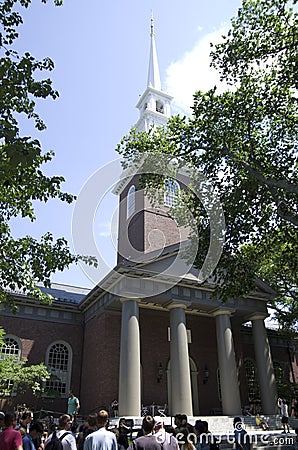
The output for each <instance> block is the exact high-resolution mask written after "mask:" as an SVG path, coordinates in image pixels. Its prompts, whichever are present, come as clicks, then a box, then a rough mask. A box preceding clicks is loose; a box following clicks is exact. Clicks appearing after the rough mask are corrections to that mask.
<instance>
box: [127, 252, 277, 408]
mask: <svg viewBox="0 0 298 450" xmlns="http://www.w3.org/2000/svg"><path fill="white" fill-rule="evenodd" d="M173 257H174V256H173V255H171V256H169V258H170V259H171V258H173ZM169 263H170V261H169ZM163 265H164V260H163ZM135 269H136V272H135V274H134V275H135V276H133V273H134V268H133V264H131V267H130V269H129V276H126V277H125V279H123V280H122V281H121V282H120V285H121V283H122V286H120V285H119V291H121V292H123V291H125V292H126V295H127V296H128V297H127V298H123V297H122V298H121V299H120V302H121V308H122V325H121V343H120V372H119V411H120V415H124V416H125V415H133V416H138V415H139V414H140V409H141V403H142V395H141V361H142V359H143V358H142V354H143V352H142V341H141V339H140V334H141V327H140V322H139V314H140V310H143V309H146V310H148V309H149V310H152V311H154V310H158V311H163V312H164V313H165V314H166V315H167V317H168V321H169V331H167V330H166V329H164V330H163V333H162V334H164V335H165V334H166V333H168V335H169V342H168V356H167V359H168V361H167V363H168V368H169V374H168V377H167V383H166V388H167V403H168V408H169V412H170V414H172V415H173V414H176V413H179V412H180V413H181V412H183V413H185V414H187V415H188V416H193V415H197V414H199V410H200V402H201V399H200V390H199V389H198V376H199V375H200V374H199V373H198V371H197V372H196V375H195V376H196V377H197V379H196V380H195V383H194V379H193V371H192V372H191V369H190V352H189V345H190V344H189V334H188V333H190V334H193V330H192V329H189V328H188V321H189V319H190V318H192V319H194V318H195V319H196V321H198V323H199V321H200V317H201V318H202V320H203V318H207V317H208V319H209V320H211V321H212V322H213V323H214V326H215V330H216V343H217V348H216V358H217V361H216V366H217V367H218V380H216V384H217V385H219V386H220V393H221V399H220V404H221V408H222V413H223V414H224V415H237V414H241V411H242V406H243V405H244V404H245V403H246V400H245V399H241V396H240V389H239V358H238V359H237V357H236V354H235V343H234V331H233V325H232V321H233V320H234V321H235V319H237V322H239V321H240V322H243V323H244V322H247V321H248V320H251V323H252V333H253V339H254V355H255V360H256V364H257V371H258V376H259V386H260V394H261V401H262V411H263V412H264V413H266V414H274V413H275V412H276V411H275V409H276V406H275V405H276V402H275V399H276V384H275V378H274V371H273V362H272V358H271V352H270V345H269V341H268V337H267V334H266V328H265V325H264V320H265V318H266V317H267V312H266V301H265V298H266V296H268V294H269V292H267V293H265V292H264V291H262V290H261V289H260V288H259V291H258V292H257V291H256V292H255V293H252V295H251V296H250V297H249V298H247V299H233V300H231V301H230V302H227V304H225V305H222V304H221V303H220V302H219V301H218V300H216V299H213V298H211V292H212V289H211V285H210V284H209V285H208V283H204V285H202V286H199V285H198V284H195V283H194V280H193V276H194V274H195V273H196V270H195V269H194V268H193V269H192V274H191V275H192V276H190V275H186V276H185V278H184V280H179V281H178V280H177V285H175V286H173V287H172V288H171V289H169V290H165V291H164V292H163V293H161V294H159V295H158V296H152V295H151V296H148V297H147V296H145V295H146V292H148V294H149V292H151V294H152V292H154V290H158V291H160V290H161V289H162V288H161V285H162V283H163V285H164V288H166V286H167V284H166V283H165V282H164V281H162V280H160V281H159V284H160V286H157V284H158V282H157V281H155V282H154V283H153V282H152V274H153V271H154V273H155V274H157V273H159V272H158V261H154V262H153V263H152V264H150V263H148V264H147V266H144V265H143V266H142V278H141V279H140V278H139V270H138V265H136V266H135ZM127 270H128V268H127V267H126V270H125V273H126V275H127V274H128V272H127ZM150 278H151V279H150ZM190 279H191V280H192V283H190V282H189V281H190ZM137 281H139V282H141V284H139V286H142V288H141V290H139V292H138V289H136V286H137V285H138V282H137ZM130 283H131V291H130V289H129V284H130ZM191 284H193V286H191ZM261 287H262V288H263V289H264V284H262V286H261ZM129 292H130V294H128V293H129ZM258 310H259V313H257V312H256V311H258ZM253 311H254V312H253ZM206 339H208V336H206ZM191 345H192V346H195V347H198V348H200V346H206V342H194V341H193V340H192V343H191ZM261 349H262V350H261ZM150 357H152V358H154V353H153V352H152V354H151V355H150ZM194 364H195V365H196V366H197V367H202V366H203V364H205V361H200V360H196V361H194ZM142 370H143V371H145V370H146V369H145V367H143V368H142ZM144 375H145V374H144ZM216 384H215V386H214V389H216V388H217V386H216ZM194 386H196V387H197V389H195V388H194ZM144 390H145V391H146V385H145V386H144ZM193 396H194V397H196V396H197V398H198V404H197V405H196V406H195V410H194V404H196V402H195V401H194V400H195V399H194V398H193Z"/></svg>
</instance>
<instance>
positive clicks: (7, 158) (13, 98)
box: [0, 0, 92, 307]
mask: <svg viewBox="0 0 298 450" xmlns="http://www.w3.org/2000/svg"><path fill="white" fill-rule="evenodd" d="M42 1H43V3H46V0H42ZM30 3H31V0H19V1H18V0H2V1H1V2H0V23H1V42H0V51H1V59H0V170H1V183H0V236H1V238H0V272H1V287H0V302H4V301H5V302H8V303H9V304H10V306H11V307H13V299H12V297H11V296H10V295H9V294H8V293H7V290H11V291H14V290H18V291H19V290H23V291H24V292H26V293H28V294H29V295H31V296H33V297H34V298H36V299H40V300H43V301H49V299H50V297H49V296H46V295H45V294H43V293H42V292H41V291H40V290H39V289H38V288H37V287H36V282H42V283H43V284H44V285H46V286H49V285H50V275H51V274H52V273H53V272H55V271H57V270H63V269H64V268H66V267H68V266H69V264H71V263H74V262H78V261H79V260H80V259H81V260H84V261H85V262H87V263H91V262H92V259H90V258H84V257H81V256H76V255H73V254H71V252H70V250H69V248H68V245H67V242H66V240H65V239H64V238H60V239H57V240H56V241H55V240H54V238H53V236H52V235H51V233H46V234H45V235H44V236H42V238H41V239H40V241H37V240H36V239H33V238H32V237H30V236H24V237H22V238H20V239H14V237H13V236H12V234H11V229H10V221H11V219H12V218H14V217H22V218H29V219H30V220H31V221H34V220H35V219H36V217H35V214H34V208H33V201H35V200H38V201H41V202H47V201H48V200H49V199H50V198H57V199H60V200H61V201H65V202H67V203H71V202H72V201H73V200H74V196H72V195H70V194H67V193H65V192H62V191H61V184H62V182H63V181H64V179H63V177H61V176H52V177H48V176H46V175H45V174H44V173H43V172H42V170H41V166H42V164H44V163H47V162H48V161H50V160H51V159H52V157H53V155H54V154H53V153H52V152H46V153H44V152H42V148H41V144H40V142H39V141H38V140H37V139H32V138H30V137H28V136H21V134H20V130H19V122H18V117H20V116H22V117H27V119H28V120H33V121H34V124H35V127H36V128H37V130H39V131H42V130H44V129H45V124H44V122H43V121H42V119H41V118H40V117H39V115H38V114H37V113H36V110H35V102H36V99H39V98H44V99H45V98H49V97H50V98H53V99H55V98H57V96H58V92H57V91H56V90H55V89H54V88H53V86H52V82H51V80H50V79H49V78H45V79H43V80H40V73H41V72H43V71H51V70H52V69H53V67H54V64H53V61H52V60H51V59H50V58H45V59H43V60H42V61H37V60H36V59H35V58H34V57H33V56H32V55H30V53H29V52H26V53H25V54H23V55H20V54H18V52H16V51H15V50H14V48H13V44H14V42H15V40H16V39H17V38H18V27H19V25H20V24H22V22H23V21H22V16H21V13H20V11H21V10H22V7H24V8H27V7H29V6H30ZM54 3H55V4H56V5H59V4H61V1H59V0H56V1H55V2H54Z"/></svg>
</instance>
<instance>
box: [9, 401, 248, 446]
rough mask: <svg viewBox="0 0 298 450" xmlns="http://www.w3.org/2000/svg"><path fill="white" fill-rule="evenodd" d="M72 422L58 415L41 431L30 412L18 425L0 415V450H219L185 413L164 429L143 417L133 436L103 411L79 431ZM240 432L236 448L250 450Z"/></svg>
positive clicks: (122, 423) (198, 423) (123, 423)
mask: <svg viewBox="0 0 298 450" xmlns="http://www.w3.org/2000/svg"><path fill="white" fill-rule="evenodd" d="M76 412H77V410H76ZM75 419H76V414H75V413H74V414H73V415H70V414H62V415H61V416H60V417H59V419H58V424H57V425H56V426H53V427H52V429H45V428H44V425H43V424H42V423H41V422H38V421H34V417H33V413H32V412H31V411H25V412H24V413H23V414H22V415H21V417H20V420H19V421H18V423H17V417H16V414H13V413H6V414H4V413H3V412H0V430H1V432H0V450H59V449H60V450H217V449H219V446H218V443H217V441H216V439H215V437H214V436H213V435H212V434H211V432H210V431H209V429H208V423H207V422H206V421H203V420H196V422H195V424H194V425H191V424H190V423H188V421H187V416H186V415H185V414H176V416H175V417H174V426H173V427H169V426H165V424H164V421H163V420H162V419H160V418H158V419H157V420H155V419H154V417H152V416H150V415H147V416H145V417H144V418H143V421H142V427H141V429H140V430H139V431H138V433H137V436H136V437H135V436H133V429H132V423H130V422H129V421H127V420H126V419H125V418H120V419H119V422H118V426H117V427H111V426H110V422H109V414H108V412H107V411H105V410H101V411H99V412H98V413H97V414H90V415H89V416H88V419H87V422H86V423H84V424H82V425H81V426H80V428H78V425H77V424H76V422H75ZM238 419H239V421H240V420H241V419H240V418H238ZM235 420H236V419H235ZM236 428H237V427H236ZM243 433H244V431H241V432H239V433H238V434H237V436H238V438H239V443H240V444H239V445H241V447H240V446H237V442H236V449H237V450H240V449H241V450H250V449H249V447H245V446H243V445H242V444H243V442H242V441H243ZM235 436H236V435H235ZM57 442H58V444H57ZM241 442H242V443H241Z"/></svg>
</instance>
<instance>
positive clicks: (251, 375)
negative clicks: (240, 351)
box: [244, 358, 260, 402]
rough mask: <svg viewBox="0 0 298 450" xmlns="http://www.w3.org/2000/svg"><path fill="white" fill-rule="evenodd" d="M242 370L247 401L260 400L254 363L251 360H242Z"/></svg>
mask: <svg viewBox="0 0 298 450" xmlns="http://www.w3.org/2000/svg"><path fill="white" fill-rule="evenodd" d="M244 368H245V375H246V383H247V394H248V400H249V401H250V402H252V401H254V400H257V399H259V398H260V387H259V382H258V377H257V369H256V365H255V362H254V361H253V360H252V359H251V358H246V359H245V360H244Z"/></svg>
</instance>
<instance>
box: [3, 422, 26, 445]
mask: <svg viewBox="0 0 298 450" xmlns="http://www.w3.org/2000/svg"><path fill="white" fill-rule="evenodd" d="M15 422H16V415H15V414H9V413H6V414H5V418H4V428H3V430H2V432H1V433H0V449H1V450H2V449H3V450H4V449H5V450H23V442H22V436H21V433H20V432H19V431H17V430H14V429H13V427H14V425H15Z"/></svg>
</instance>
